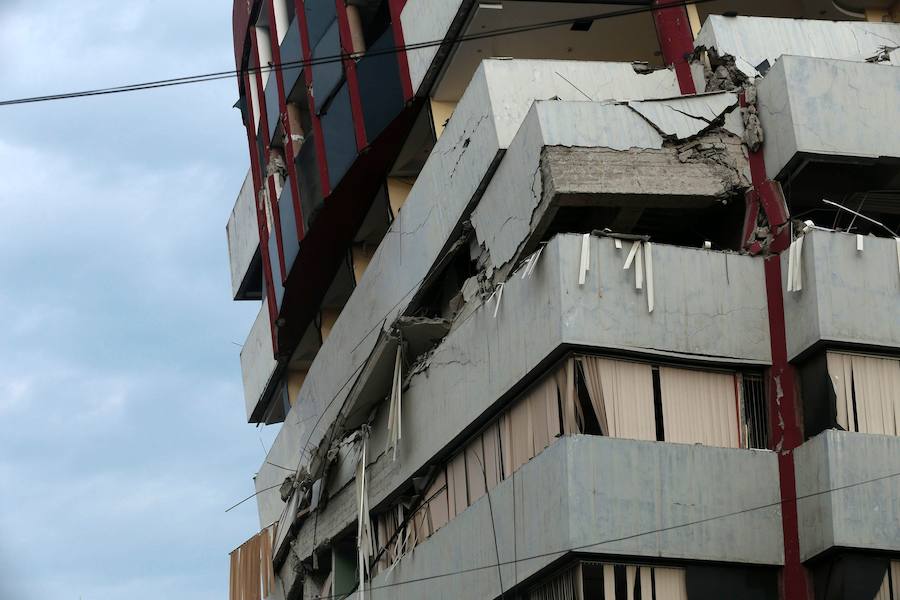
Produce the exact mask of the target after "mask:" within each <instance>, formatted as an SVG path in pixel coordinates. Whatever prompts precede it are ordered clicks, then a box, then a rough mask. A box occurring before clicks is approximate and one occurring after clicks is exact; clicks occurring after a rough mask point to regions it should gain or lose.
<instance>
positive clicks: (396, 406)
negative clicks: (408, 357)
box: [385, 338, 403, 460]
mask: <svg viewBox="0 0 900 600" xmlns="http://www.w3.org/2000/svg"><path fill="white" fill-rule="evenodd" d="M402 393H403V340H402V338H401V340H400V342H399V343H398V344H397V358H396V359H395V360H394V379H393V383H392V385H391V405H390V410H389V412H388V440H387V447H386V448H385V452H387V451H388V450H393V451H394V453H393V460H397V446H399V445H400V438H401V437H403V418H402V415H403V412H402V406H403V404H402V402H401V400H402Z"/></svg>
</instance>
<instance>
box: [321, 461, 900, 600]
mask: <svg viewBox="0 0 900 600" xmlns="http://www.w3.org/2000/svg"><path fill="white" fill-rule="evenodd" d="M896 477H900V472H897V473H888V474H887V475H882V476H881V477H873V478H872V479H866V480H864V481H858V482H856V483H850V484H847V485H841V486H836V487H833V488H828V489H825V490H819V491H818V492H811V493H809V494H802V495H798V496H795V497H794V498H784V499H782V500H777V501H775V502H768V503H766V504H760V505H757V506H751V507H749V508H744V509H741V510H736V511H732V512H728V513H723V514H721V515H716V516H713V517H706V518H703V519H697V520H694V521H687V522H685V523H678V524H677V525H669V526H667V527H659V528H656V529H649V530H646V531H641V532H637V533H632V534H629V535H624V536H621V537H616V538H608V539H605V540H598V541H596V542H591V543H588V544H581V545H578V546H569V547H566V548H561V549H558V550H551V551H549V552H541V553H539V554H532V555H530V556H523V557H520V558H514V559H511V560H505V561H497V562H492V563H489V564H483V565H479V566H477V567H469V568H468V569H459V570H456V571H448V572H446V573H435V574H433V575H423V576H422V577H414V578H411V579H401V580H399V581H393V582H390V583H383V584H381V585H373V586H371V587H366V588H365V589H366V591H370V590H382V589H388V588H394V587H399V586H402V585H409V584H411V583H423V582H426V581H434V580H436V579H444V578H446V577H453V576H456V575H466V574H468V573H476V572H478V571H485V570H488V569H495V568H498V567H504V566H508V565H514V564H517V563H521V562H527V561H531V560H535V559H539V558H548V557H561V556H562V555H563V554H566V553H568V552H584V551H590V550H591V549H593V548H596V547H597V546H603V545H606V544H614V543H617V542H626V541H628V540H633V539H635V538H639V537H643V536H646V535H654V534H658V533H665V532H667V531H674V530H677V529H684V528H686V527H693V526H695V525H702V524H704V523H709V522H711V521H719V520H722V519H728V518H731V517H737V516H740V515H744V514H747V513H751V512H755V511H758V510H765V509H767V508H775V507H777V506H781V505H783V504H786V503H788V502H797V501H798V500H806V499H809V498H815V497H818V496H823V495H826V494H832V493H834V492H839V491H842V490H847V489H851V488H855V487H859V486H862V485H868V484H870V483H877V482H879V481H886V480H888V479H893V478H896ZM488 493H490V492H488ZM357 587H358V586H357ZM355 590H356V588H354V591H355ZM346 597H347V596H346V594H332V595H329V596H320V597H319V598H320V600H331V599H337V598H346Z"/></svg>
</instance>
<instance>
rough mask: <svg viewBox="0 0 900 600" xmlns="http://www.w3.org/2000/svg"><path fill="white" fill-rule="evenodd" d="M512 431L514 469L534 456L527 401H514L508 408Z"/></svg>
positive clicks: (529, 411)
mask: <svg viewBox="0 0 900 600" xmlns="http://www.w3.org/2000/svg"><path fill="white" fill-rule="evenodd" d="M509 420H510V428H511V431H512V470H513V471H515V470H516V469H518V468H519V467H521V466H522V465H524V464H525V463H526V462H528V461H529V460H530V459H531V457H533V456H534V435H533V434H532V428H531V410H530V408H529V403H528V402H521V401H520V402H516V403H515V404H513V405H512V407H511V408H510V410H509Z"/></svg>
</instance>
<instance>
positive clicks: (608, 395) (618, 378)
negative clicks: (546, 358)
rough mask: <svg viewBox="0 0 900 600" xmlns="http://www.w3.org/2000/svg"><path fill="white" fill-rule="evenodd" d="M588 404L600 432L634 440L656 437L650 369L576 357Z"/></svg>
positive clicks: (618, 362)
mask: <svg viewBox="0 0 900 600" xmlns="http://www.w3.org/2000/svg"><path fill="white" fill-rule="evenodd" d="M579 360H580V361H581V365H582V370H583V372H584V380H585V381H584V382H585V386H586V387H587V389H588V395H589V396H590V397H591V405H592V406H593V408H594V414H595V415H596V416H597V421H598V422H599V423H600V427H601V428H602V429H603V433H604V434H605V435H608V436H610V437H618V438H629V439H634V440H655V439H656V417H655V413H654V408H653V368H652V367H651V366H650V365H647V364H641V363H635V362H628V361H622V360H609V359H606V358H599V357H596V356H584V357H581V358H580V359H579Z"/></svg>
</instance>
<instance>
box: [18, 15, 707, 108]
mask: <svg viewBox="0 0 900 600" xmlns="http://www.w3.org/2000/svg"><path fill="white" fill-rule="evenodd" d="M712 1H714V0H683V1H680V2H673V3H670V4H666V5H664V6H653V5H648V6H638V7H635V8H628V9H622V10H617V11H610V12H606V13H599V14H595V15H587V16H581V17H572V18H567V19H556V20H552V21H542V22H538V23H532V24H528V25H516V26H510V27H500V28H497V29H492V30H489V31H483V32H480V33H474V34H468V35H459V36H456V37H455V38H452V39H448V40H444V39H442V40H432V41H428V42H418V43H414V44H405V45H403V46H393V47H391V48H385V49H384V50H375V51H369V52H364V53H358V54H357V53H352V54H351V53H341V54H333V55H329V56H322V57H318V58H312V59H309V60H307V59H301V60H296V61H287V62H282V63H278V64H275V63H270V64H269V65H266V66H259V67H250V68H245V69H240V70H228V71H215V72H211V73H204V74H199V75H187V76H182V77H174V78H169V79H160V80H156V81H147V82H143V83H134V84H126V85H119V86H113V87H107V88H98V89H90V90H82V91H78V92H64V93H59V94H49V95H44V96H31V97H25V98H15V99H10V100H2V101H0V107H2V106H15V105H19V104H33V103H37V102H50V101H53V100H70V99H74V98H86V97H92V96H104V95H108V94H120V93H125V92H138V91H145V90H151V89H159V88H165V87H172V86H178V85H188V84H192V83H206V82H209V81H218V80H221V79H231V78H233V77H237V76H240V75H242V74H244V73H255V72H259V73H268V72H272V71H284V70H286V69H292V68H299V69H302V68H304V67H308V66H317V65H324V64H330V63H335V62H342V61H344V60H355V59H356V58H363V57H367V56H381V55H387V54H398V53H400V52H408V51H411V50H421V49H425V48H432V47H435V46H441V45H444V44H450V45H458V44H461V43H464V42H470V41H477V40H483V39H488V38H494V37H501V36H505V35H514V34H517V33H527V32H531V31H539V30H542V29H551V28H553V27H559V26H562V25H572V24H573V23H575V22H578V21H602V20H607V19H613V18H618V17H626V16H630V15H635V14H640V13H647V12H653V11H659V10H663V9H668V8H678V7H685V6H689V5H696V4H704V3H706V2H712Z"/></svg>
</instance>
